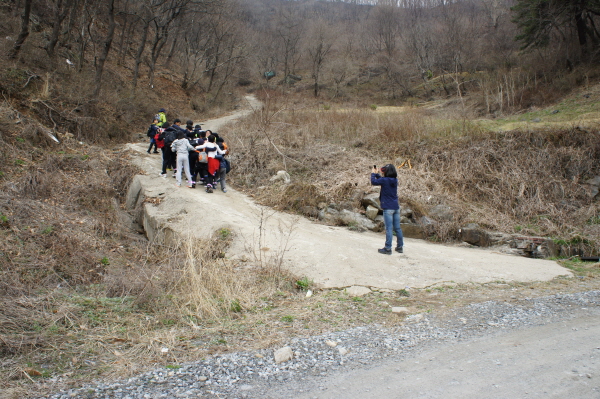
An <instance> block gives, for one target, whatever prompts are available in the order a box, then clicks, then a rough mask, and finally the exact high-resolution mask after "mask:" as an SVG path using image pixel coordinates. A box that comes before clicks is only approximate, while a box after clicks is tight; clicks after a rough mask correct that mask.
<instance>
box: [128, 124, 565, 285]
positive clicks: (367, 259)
mask: <svg viewBox="0 0 600 399" xmlns="http://www.w3.org/2000/svg"><path fill="white" fill-rule="evenodd" d="M207 126H208V127H210V125H207ZM146 146H147V145H146V144H131V145H130V146H129V148H130V150H131V155H132V160H133V162H134V163H135V164H137V165H138V166H140V167H141V168H142V169H143V170H144V171H145V172H146V173H147V175H145V176H136V177H135V179H134V181H133V183H132V185H131V188H130V190H129V193H128V198H127V206H128V208H129V209H130V210H134V209H137V211H138V215H137V218H138V220H139V221H140V222H141V223H142V224H143V225H144V228H145V230H146V233H147V235H148V237H149V238H150V239H159V240H165V241H167V242H172V241H173V240H181V239H184V238H185V237H188V236H189V235H192V236H194V237H198V238H202V237H208V236H210V235H211V234H213V233H214V232H215V231H217V230H219V229H221V228H227V229H229V230H231V231H232V232H233V234H234V237H235V238H234V240H233V244H232V246H231V247H230V248H229V250H228V253H227V256H228V257H231V258H235V259H239V260H240V262H246V263H247V264H249V265H251V264H256V263H260V262H272V263H273V262H274V263H276V264H281V265H282V266H283V267H285V268H287V269H289V270H291V271H292V272H293V273H294V274H296V275H298V276H299V277H303V276H306V277H308V278H309V279H312V280H313V281H314V282H315V283H316V284H317V285H318V286H320V287H323V288H333V287H348V286H352V285H360V286H367V287H377V288H388V289H402V288H405V287H415V288H423V287H428V286H432V285H435V284H440V283H466V282H477V283H485V282H491V281H499V280H500V281H507V282H508V281H522V282H525V281H546V280H551V279H553V278H555V277H557V276H570V275H571V273H570V272H569V271H568V270H567V269H565V268H563V267H561V266H559V265H558V264H557V263H556V262H553V261H549V260H541V259H529V258H523V257H518V256H511V255H504V254H500V253H496V252H494V251H493V250H489V249H472V248H464V247H459V246H452V245H440V244H433V243H429V242H426V241H422V240H414V239H406V240H405V247H404V249H405V253H404V254H398V253H395V252H394V253H393V254H392V255H391V256H389V255H381V254H379V253H378V252H377V249H378V248H381V247H382V246H383V243H384V241H385V237H384V234H383V233H374V232H365V233H358V232H354V231H350V230H348V229H347V228H344V227H331V226H325V225H321V224H318V223H314V222H312V221H310V220H308V219H306V218H303V217H298V216H295V215H290V214H286V213H281V212H276V211H273V210H272V209H270V208H267V207H263V206H260V205H257V204H255V203H254V202H253V201H252V199H251V198H249V197H247V196H245V195H244V194H242V193H240V192H237V191H235V190H233V189H231V188H229V190H228V192H227V193H222V192H221V191H220V190H215V192H214V193H212V194H207V193H206V192H205V191H204V190H203V188H202V187H201V186H198V188H196V189H189V188H186V187H181V188H178V187H176V186H175V185H174V183H175V179H173V178H172V177H171V176H170V175H169V177H167V178H162V177H159V173H160V165H161V160H160V156H159V155H156V154H147V153H146V152H145V151H146Z"/></svg>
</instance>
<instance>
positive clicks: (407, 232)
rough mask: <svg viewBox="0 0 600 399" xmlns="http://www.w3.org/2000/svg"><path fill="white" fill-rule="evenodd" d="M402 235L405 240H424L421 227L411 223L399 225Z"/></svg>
mask: <svg viewBox="0 0 600 399" xmlns="http://www.w3.org/2000/svg"><path fill="white" fill-rule="evenodd" d="M400 228H401V229H402V235H403V236H404V237H406V238H419V239H424V238H425V231H424V230H423V227H422V226H419V225H417V224H413V223H400Z"/></svg>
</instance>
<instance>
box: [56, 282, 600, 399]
mask: <svg viewBox="0 0 600 399" xmlns="http://www.w3.org/2000/svg"><path fill="white" fill-rule="evenodd" d="M598 311H600V291H588V292H582V293H576V294H557V295H552V296H547V297H542V298H535V299H524V300H517V299H516V298H514V299H513V300H511V302H496V301H488V302H483V303H477V304H472V305H469V306H465V307H463V308H458V309H454V310H452V311H449V312H448V313H446V314H444V315H442V316H436V315H435V314H429V313H421V314H413V315H410V316H407V317H406V319H405V323H404V324H403V325H401V326H398V327H393V328H388V327H385V326H382V325H370V326H365V327H358V328H353V329H350V330H346V331H339V332H333V333H329V334H325V335H320V336H313V337H305V338H296V339H292V340H291V341H290V342H289V343H288V344H287V346H289V347H290V348H291V349H292V350H293V353H294V357H293V359H292V360H290V361H287V362H283V363H279V364H276V363H275V360H274V356H273V354H274V351H275V350H277V349H280V348H273V349H270V350H267V349H265V350H259V351H253V352H238V353H231V354H225V355H219V356H214V357H211V358H208V359H205V360H202V361H198V362H194V363H190V364H185V365H182V367H181V368H178V369H166V368H163V369H156V370H153V371H149V372H147V373H144V374H141V375H139V376H136V377H133V378H129V379H127V380H123V381H117V382H111V383H98V384H96V385H90V386H86V387H83V388H78V389H72V390H66V391H62V392H60V393H56V394H54V395H51V396H47V397H46V398H52V399H66V398H89V399H96V398H103V399H104V398H106V399H108V398H111V399H138V398H139V399H158V398H200V397H202V398H211V397H215V398H216V397H218V398H261V397H262V395H261V392H264V391H265V390H266V389H267V388H268V389H273V388H274V387H277V386H280V387H281V393H282V397H283V396H286V392H287V395H289V394H290V392H294V391H296V392H298V391H300V392H301V390H302V386H303V384H304V385H306V384H310V385H311V386H313V385H314V384H315V383H317V384H318V379H319V378H320V377H325V376H327V375H328V374H330V373H334V372H340V371H344V370H356V369H361V368H367V367H369V366H372V365H375V364H377V362H378V361H380V360H381V359H384V358H398V359H402V358H404V357H406V356H409V355H410V354H414V353H417V352H419V351H421V350H423V349H425V348H431V347H432V346H434V345H443V344H445V343H449V342H459V341H463V340H466V339H469V338H473V337H477V336H483V335H486V334H497V333H501V332H502V331H503V330H508V329H519V328H525V327H527V326H534V325H543V324H545V323H548V322H551V321H556V320H563V319H569V318H571V317H573V316H574V315H575V314H576V313H581V312H590V313H596V314H597V312H598ZM392 316H395V315H392ZM309 381H310V382H309ZM315 381H317V382H315Z"/></svg>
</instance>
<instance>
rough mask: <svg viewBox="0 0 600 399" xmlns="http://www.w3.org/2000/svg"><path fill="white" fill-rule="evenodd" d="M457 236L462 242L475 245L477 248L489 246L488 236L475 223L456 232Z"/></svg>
mask: <svg viewBox="0 0 600 399" xmlns="http://www.w3.org/2000/svg"><path fill="white" fill-rule="evenodd" d="M458 235H459V237H460V239H461V240H462V241H464V242H468V243H469V244H471V245H477V246H478V247H488V246H490V240H489V237H488V234H487V233H486V232H485V231H484V230H482V229H481V228H480V227H479V225H478V224H476V223H470V224H468V225H467V226H466V227H463V228H461V229H460V230H458Z"/></svg>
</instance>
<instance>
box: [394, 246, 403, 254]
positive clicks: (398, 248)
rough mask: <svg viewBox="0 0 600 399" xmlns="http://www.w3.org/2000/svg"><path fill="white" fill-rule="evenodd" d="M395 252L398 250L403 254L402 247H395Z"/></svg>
mask: <svg viewBox="0 0 600 399" xmlns="http://www.w3.org/2000/svg"><path fill="white" fill-rule="evenodd" d="M396 252H398V253H399V254H403V253H404V250H403V249H402V247H396Z"/></svg>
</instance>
